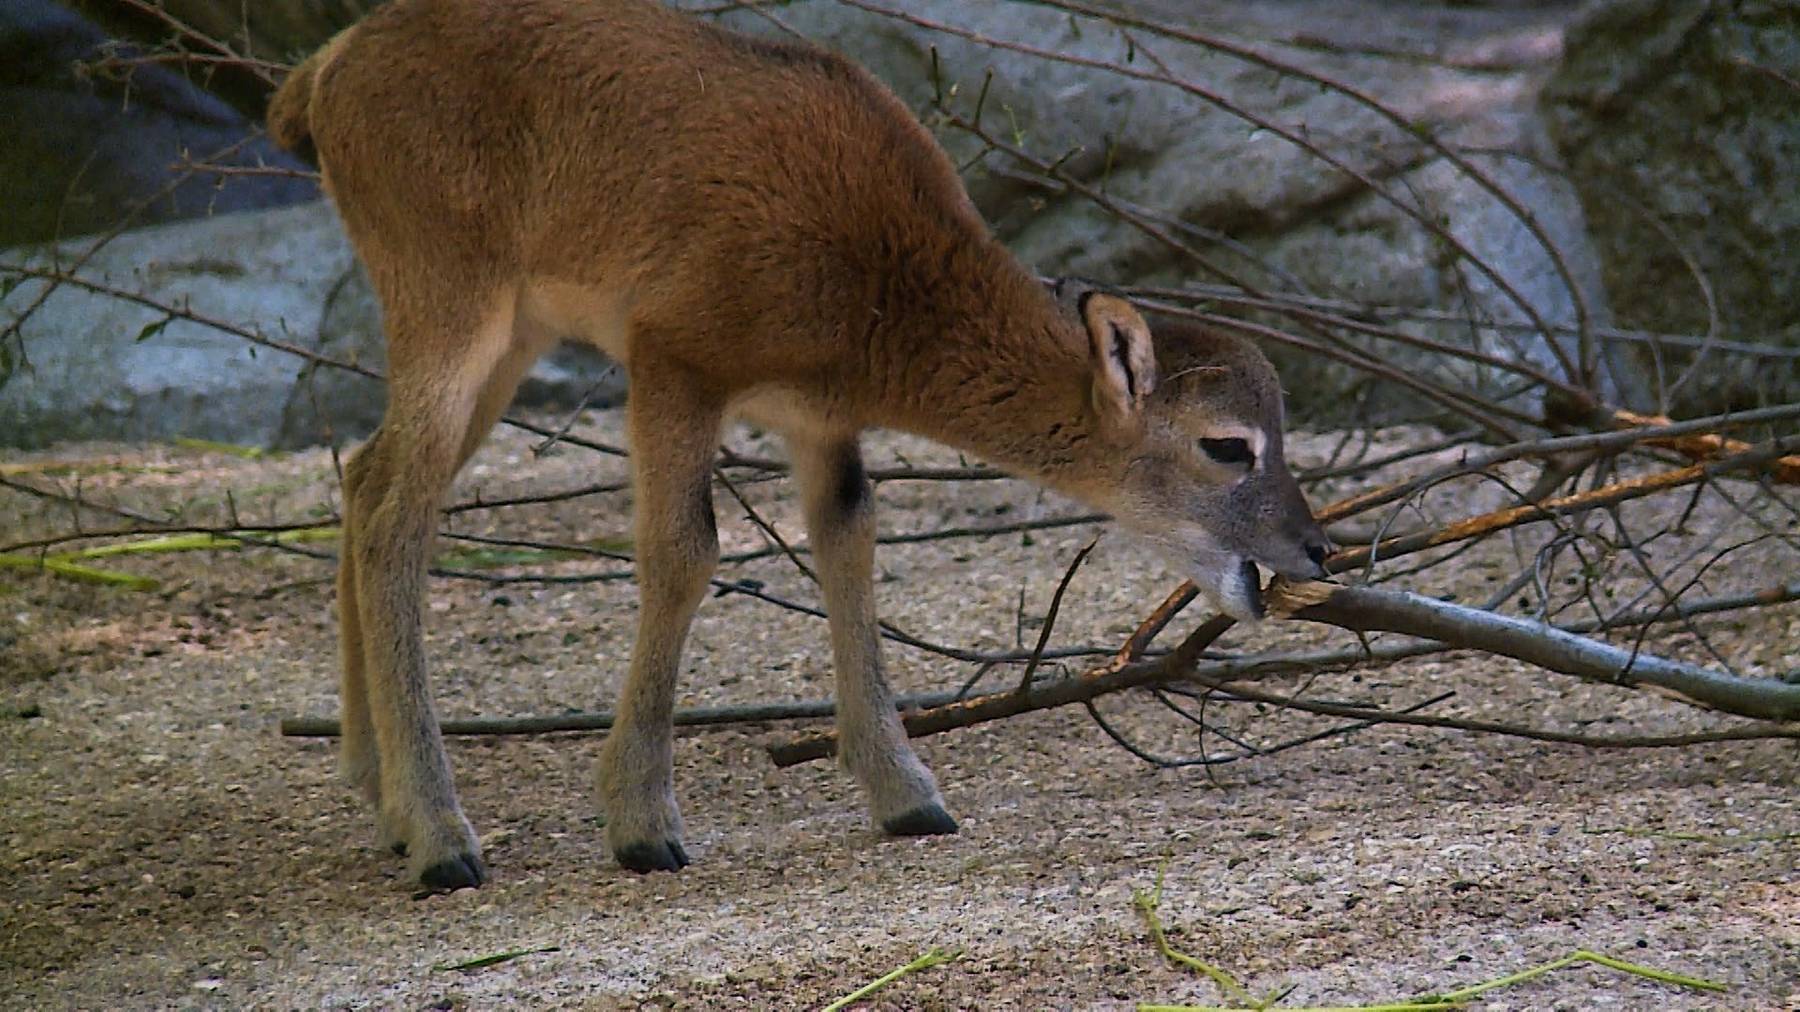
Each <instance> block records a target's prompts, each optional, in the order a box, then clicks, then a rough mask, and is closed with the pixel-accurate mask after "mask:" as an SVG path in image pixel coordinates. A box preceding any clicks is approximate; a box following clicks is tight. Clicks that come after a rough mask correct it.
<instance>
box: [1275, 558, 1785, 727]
mask: <svg viewBox="0 0 1800 1012" xmlns="http://www.w3.org/2000/svg"><path fill="white" fill-rule="evenodd" d="M1267 597H1268V607H1269V613H1270V614H1271V615H1280V616H1284V617H1287V618H1296V619H1303V620H1305V621H1309V622H1323V623H1325V624H1327V625H1335V626H1338V627H1340V628H1343V629H1350V630H1354V631H1356V632H1398V633H1406V634H1407V635H1410V636H1418V637H1421V638H1423V639H1430V640H1437V641H1439V642H1442V643H1452V644H1455V645H1456V646H1458V647H1463V648H1467V649H1472V650H1481V651H1484V652H1486V653H1490V654H1498V655H1500V656H1502V657H1511V658H1514V659H1515V660H1521V661H1525V662H1526V663H1529V664H1535V665H1537V666H1538V667H1540V668H1544V669H1546V670H1549V671H1554V672H1557V673H1558V674H1564V675H1574V676H1576V677H1578V678H1585V679H1588V680H1589V681H1595V682H1604V683H1606V684H1608V685H1622V686H1626V687H1631V688H1635V687H1639V686H1651V687H1654V688H1657V689H1660V690H1662V691H1664V692H1667V693H1674V694H1676V695H1678V696H1680V697H1681V698H1684V699H1687V700H1690V701H1692V702H1695V703H1698V704H1700V705H1701V706H1704V707H1706V708H1708V709H1712V710H1721V711H1724V712H1726V713H1732V714H1736V715H1738V716H1740V717H1756V718H1758V719H1762V720H1782V721H1792V720H1800V685H1789V684H1788V683H1786V682H1780V681H1776V680H1775V679H1772V678H1771V679H1761V678H1738V677H1736V676H1734V675H1727V674H1722V673H1720V672H1717V671H1713V670H1711V669H1709V668H1703V667H1700V666H1699V665H1695V664H1687V663H1684V662H1681V661H1672V660H1668V659H1665V658H1661V657H1655V656H1652V655H1650V654H1644V653H1633V652H1631V651H1629V650H1624V649H1621V648H1619V647H1615V646H1613V645H1612V644H1610V643H1601V642H1599V641H1598V640H1591V639H1588V638H1586V637H1584V636H1577V635H1575V634H1574V633H1567V632H1564V631H1562V630H1561V629H1558V628H1556V627H1555V626H1550V625H1545V624H1544V623H1542V622H1536V621H1532V620H1530V619H1522V618H1514V617H1513V616H1511V615H1501V614H1497V613H1495V612H1491V611H1483V610H1481V609H1479V608H1468V607H1464V606H1462V605H1459V604H1451V603H1449V602H1448V601H1439V600H1437V599H1436V598H1430V597H1425V596H1423V595H1420V594H1412V593H1408V592H1406V591H1400V590H1378V589H1376V588H1373V587H1340V586H1335V585H1332V584H1328V583H1301V584H1290V583H1287V582H1285V581H1282V580H1279V579H1278V580H1276V581H1275V582H1274V584H1273V585H1272V586H1270V588H1269V592H1268V595H1267Z"/></svg>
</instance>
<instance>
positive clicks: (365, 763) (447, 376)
mask: <svg viewBox="0 0 1800 1012" xmlns="http://www.w3.org/2000/svg"><path fill="white" fill-rule="evenodd" d="M380 282H381V279H380V277H379V275H378V276H377V288H378V290H381V294H382V296H383V300H382V302H383V310H384V314H385V318H386V327H387V331H388V349H389V350H388V361H389V381H388V408H387V412H386V414H385V416H384V417H383V419H382V422H381V426H380V428H378V429H377V430H376V433H375V435H374V436H373V437H371V438H370V440H369V441H368V442H367V443H366V444H365V445H364V446H363V448H362V449H361V450H360V451H358V452H357V454H356V455H355V456H354V457H353V458H352V459H351V461H350V463H349V464H348V466H347V467H346V469H345V476H344V477H345V495H344V532H343V538H344V541H343V550H342V556H341V558H342V561H341V563H340V571H339V575H338V587H339V595H340V597H339V612H340V628H341V640H340V642H341V647H342V650H343V658H342V660H343V710H344V721H343V723H344V733H345V736H344V742H343V763H344V772H345V774H346V776H347V777H349V779H350V780H351V781H352V782H353V783H355V784H357V786H359V787H360V788H361V789H362V790H363V792H364V794H365V795H366V796H367V797H368V798H369V800H370V801H372V802H373V803H374V804H375V806H376V809H377V819H378V826H379V832H380V835H381V839H382V841H383V842H384V843H386V844H387V845H389V846H391V847H393V848H394V849H395V850H397V851H401V852H404V853H406V854H407V855H408V856H409V858H410V867H411V870H412V872H413V874H414V875H415V876H417V878H418V879H419V880H420V881H422V882H424V883H425V884H426V885H429V886H433V887H437V888H456V887H459V886H472V885H480V884H481V883H482V882H483V881H485V880H486V878H487V871H486V868H485V866H484V865H483V864H482V861H481V848H480V844H479V843H478V842H477V841H476V838H475V834H474V831H473V830H472V829H471V828H470V826H469V823H468V820H467V819H466V818H464V816H463V814H462V810H461V807H460V805H459V804H458V802H457V798H456V789H455V785H454V783H453V782H452V779H451V773H450V764H449V759H448V757H447V756H446V755H445V754H444V749H443V743H442V740H441V737H440V735H439V732H438V722H437V715H436V711H435V709H434V707H433V704H432V699H431V689H430V684H429V681H428V678H427V673H426V668H425V657H424V637H423V634H422V631H421V619H422V610H423V603H424V600H423V599H424V580H425V563H426V556H427V552H428V551H429V548H430V544H431V538H432V532H433V527H434V525H435V523H436V518H437V511H438V505H439V500H440V498H441V497H442V495H443V493H444V490H445V489H446V488H447V487H448V486H449V484H450V481H451V479H452V478H453V477H454V476H455V474H456V471H457V469H458V468H459V467H460V466H461V464H462V462H463V461H464V460H465V459H466V458H467V456H468V454H469V453H470V452H472V451H473V449H474V448H475V446H477V445H479V443H480V436H481V435H482V434H484V433H485V432H486V430H487V427H488V426H489V425H491V424H492V421H493V419H494V418H495V417H497V416H498V414H499V412H500V411H501V410H503V409H504V407H505V404H506V401H507V400H508V399H510V397H511V392H512V389H513V388H514V387H515V386H516V385H517V382H518V378H519V376H520V375H521V374H522V373H523V371H524V369H525V368H527V367H529V365H530V362H531V360H532V359H533V358H535V357H536V351H538V350H541V347H542V346H541V344H535V342H533V341H532V340H530V339H528V338H527V337H526V335H523V334H515V322H516V321H515V318H514V304H515V301H516V299H515V297H514V295H513V294H512V293H510V292H505V293H494V294H492V295H490V296H489V297H488V298H486V299H479V300H477V299H470V298H469V297H468V296H467V295H466V294H465V295H463V296H462V297H461V298H446V299H444V300H443V301H441V302H434V301H429V300H424V299H417V298H415V299H410V300H408V299H403V298H395V297H390V296H391V295H398V294H401V293H397V292H394V291H393V289H392V288H391V287H389V286H383V285H382V284H381V283H380ZM462 291H463V292H464V293H467V292H469V291H471V289H470V288H463V289H462Z"/></svg>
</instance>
